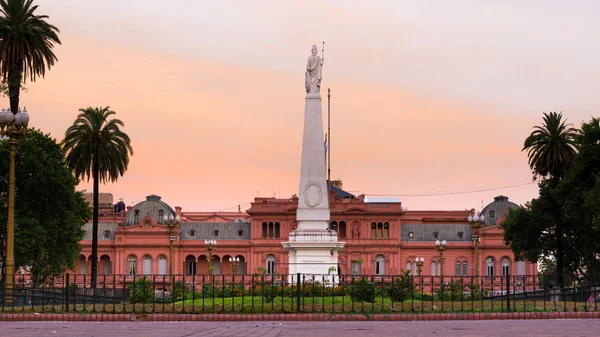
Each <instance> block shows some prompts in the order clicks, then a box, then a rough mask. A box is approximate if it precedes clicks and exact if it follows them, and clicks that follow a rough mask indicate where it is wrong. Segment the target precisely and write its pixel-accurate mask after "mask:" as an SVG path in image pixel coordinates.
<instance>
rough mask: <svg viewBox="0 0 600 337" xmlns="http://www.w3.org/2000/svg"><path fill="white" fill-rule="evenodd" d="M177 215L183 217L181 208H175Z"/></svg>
mask: <svg viewBox="0 0 600 337" xmlns="http://www.w3.org/2000/svg"><path fill="white" fill-rule="evenodd" d="M175 214H178V215H179V216H181V206H175Z"/></svg>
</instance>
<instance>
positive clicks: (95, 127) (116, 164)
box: [62, 107, 133, 288]
mask: <svg viewBox="0 0 600 337" xmlns="http://www.w3.org/2000/svg"><path fill="white" fill-rule="evenodd" d="M79 111H80V112H81V113H80V114H79V115H78V116H77V119H76V120H75V122H73V125H71V126H70V127H69V128H68V129H67V131H66V133H65V139H64V140H63V141H62V146H63V151H64V152H65V154H66V156H67V163H68V165H69V168H71V170H73V173H74V174H75V177H77V178H81V179H87V180H88V181H89V179H90V177H92V178H93V181H94V202H93V203H94V205H93V208H94V211H93V223H92V231H93V233H92V277H91V285H92V287H93V288H95V287H96V279H97V276H98V195H99V184H100V182H102V183H104V182H107V181H112V182H114V181H116V180H117V179H118V178H119V176H123V174H124V173H125V171H127V166H128V165H129V155H130V154H131V155H133V148H132V147H131V141H130V139H129V136H128V135H127V134H126V133H124V132H123V131H121V128H120V127H122V126H124V123H123V122H122V121H121V120H119V119H109V117H110V116H111V115H114V114H115V112H114V111H111V110H110V108H109V107H104V108H91V107H90V108H86V109H80V110H79Z"/></svg>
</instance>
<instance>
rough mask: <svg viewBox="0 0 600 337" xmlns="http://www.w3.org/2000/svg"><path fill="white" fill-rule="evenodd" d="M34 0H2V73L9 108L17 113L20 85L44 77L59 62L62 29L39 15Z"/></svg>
mask: <svg viewBox="0 0 600 337" xmlns="http://www.w3.org/2000/svg"><path fill="white" fill-rule="evenodd" d="M37 8H38V6H37V5H34V4H33V0H0V14H2V16H0V74H1V75H2V77H3V78H4V80H5V81H6V82H7V84H8V91H9V99H10V109H11V110H12V112H13V113H17V111H18V109H19V94H20V89H21V83H22V82H25V80H26V79H27V78H29V79H31V80H32V81H34V82H35V80H36V78H37V77H40V76H41V77H44V75H45V73H46V68H48V69H50V68H51V67H52V66H53V65H54V63H55V62H56V61H57V60H58V59H57V58H56V55H54V52H53V51H52V49H53V48H54V44H60V43H61V42H60V39H59V38H58V33H59V30H58V28H56V27H55V26H53V25H51V24H49V23H48V22H46V19H48V16H47V15H36V14H35V11H36V10H37Z"/></svg>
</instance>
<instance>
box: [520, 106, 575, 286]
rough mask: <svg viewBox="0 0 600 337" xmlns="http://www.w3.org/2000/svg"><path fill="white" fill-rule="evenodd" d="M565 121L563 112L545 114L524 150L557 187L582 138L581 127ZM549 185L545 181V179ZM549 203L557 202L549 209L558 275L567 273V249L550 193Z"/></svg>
mask: <svg viewBox="0 0 600 337" xmlns="http://www.w3.org/2000/svg"><path fill="white" fill-rule="evenodd" d="M571 126H572V124H566V122H565V121H563V119H562V113H556V112H550V113H549V114H547V113H544V118H543V125H542V126H535V127H534V131H533V132H532V133H531V134H530V135H529V137H527V139H525V144H524V146H523V151H525V150H527V155H528V157H529V167H530V168H531V169H532V170H533V173H534V176H540V177H542V178H543V179H544V178H546V179H547V180H548V181H547V183H548V184H547V185H548V187H550V188H554V187H556V185H557V184H558V182H559V181H560V179H561V178H562V177H563V176H564V175H565V173H566V172H567V170H568V169H569V167H570V166H571V164H572V163H573V160H574V158H575V156H576V155H577V144H578V140H579V132H578V130H576V129H574V128H572V127H571ZM542 185H544V186H546V182H542ZM546 201H547V202H549V203H552V202H553V201H554V202H555V206H556V207H553V208H550V209H549V210H550V211H551V213H550V214H553V217H552V222H553V223H554V233H555V240H554V243H555V244H556V252H555V253H556V254H555V257H556V271H557V273H558V274H559V275H561V274H563V272H564V268H563V266H564V262H563V259H564V248H563V236H564V233H563V224H562V222H561V220H560V214H558V213H559V212H560V207H558V206H559V205H558V203H556V201H555V200H553V198H552V196H548V199H547V200H546Z"/></svg>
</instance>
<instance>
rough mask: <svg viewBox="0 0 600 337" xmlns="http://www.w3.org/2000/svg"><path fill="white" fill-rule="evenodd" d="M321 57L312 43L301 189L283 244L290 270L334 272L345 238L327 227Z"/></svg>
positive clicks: (327, 198) (321, 272)
mask: <svg viewBox="0 0 600 337" xmlns="http://www.w3.org/2000/svg"><path fill="white" fill-rule="evenodd" d="M322 66H323V58H322V57H319V56H317V47H316V46H313V48H312V55H311V56H310V57H309V58H308V62H307V66H306V76H305V86H306V99H305V107H304V132H303V138H302V163H301V169H300V191H299V192H300V193H299V198H298V210H297V212H296V220H298V229H296V230H294V231H292V232H291V233H290V236H289V241H288V242H284V243H283V247H284V248H285V249H286V250H288V251H289V263H290V264H289V272H290V274H296V273H302V274H337V272H338V271H337V263H338V251H339V250H341V249H342V248H343V247H344V244H345V242H338V240H337V239H338V236H337V233H336V232H335V231H334V230H330V229H328V227H329V216H330V209H329V188H328V185H327V178H326V170H325V147H324V137H323V116H322V111H321V93H320V87H321V79H322V76H321V75H322V72H321V70H322Z"/></svg>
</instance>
